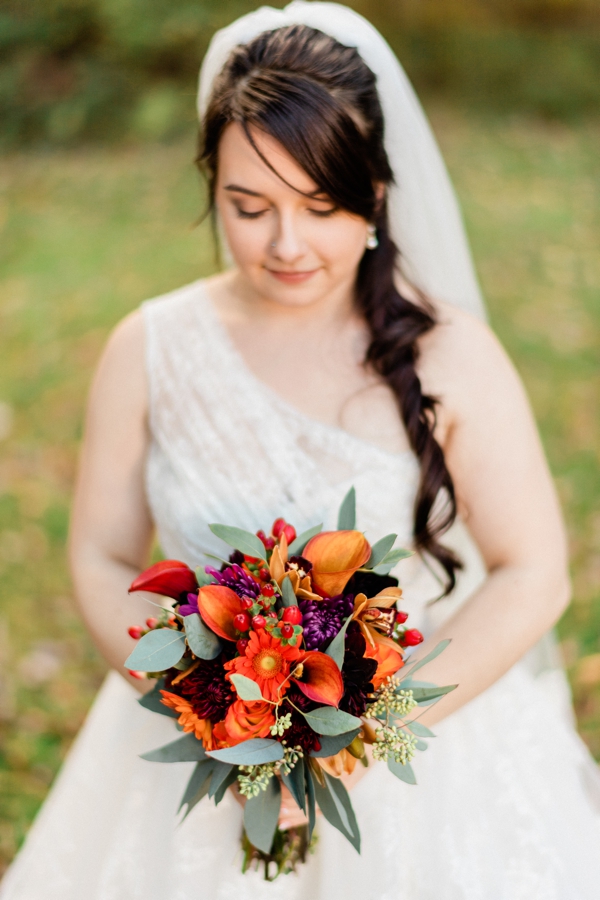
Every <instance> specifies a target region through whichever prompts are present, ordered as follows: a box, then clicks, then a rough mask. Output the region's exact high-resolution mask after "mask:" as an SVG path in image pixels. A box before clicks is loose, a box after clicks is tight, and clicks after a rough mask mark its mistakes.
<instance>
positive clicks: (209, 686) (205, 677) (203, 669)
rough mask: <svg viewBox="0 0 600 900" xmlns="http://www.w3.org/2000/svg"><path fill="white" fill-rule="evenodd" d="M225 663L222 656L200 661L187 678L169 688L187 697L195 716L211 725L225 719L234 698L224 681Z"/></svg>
mask: <svg viewBox="0 0 600 900" xmlns="http://www.w3.org/2000/svg"><path fill="white" fill-rule="evenodd" d="M225 662H226V660H225V659H224V658H223V656H222V655H221V656H218V657H217V658H216V659H201V660H199V665H198V666H197V667H196V668H195V669H194V671H193V672H190V674H189V675H188V676H187V678H184V679H183V681H180V682H179V684H178V685H176V686H175V688H169V690H174V691H175V692H176V693H180V694H181V695H182V696H183V697H187V699H188V700H189V701H190V703H191V704H192V709H193V710H194V712H195V713H196V715H197V716H199V717H200V718H201V719H210V720H211V722H212V723H213V725H216V724H217V722H220V721H221V720H222V719H224V718H225V715H226V713H227V710H228V709H229V707H230V706H231V704H232V703H233V701H234V700H235V697H236V695H235V693H234V692H233V691H232V690H231V685H230V683H229V682H228V681H225V670H224V668H223V665H224V663H225Z"/></svg>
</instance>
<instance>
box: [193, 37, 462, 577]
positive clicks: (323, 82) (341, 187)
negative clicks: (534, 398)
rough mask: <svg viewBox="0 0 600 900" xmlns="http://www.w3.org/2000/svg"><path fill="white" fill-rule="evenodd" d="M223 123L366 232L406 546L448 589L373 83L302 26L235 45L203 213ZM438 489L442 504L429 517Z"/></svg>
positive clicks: (438, 456)
mask: <svg viewBox="0 0 600 900" xmlns="http://www.w3.org/2000/svg"><path fill="white" fill-rule="evenodd" d="M232 122H237V123H239V124H240V125H241V126H242V128H244V130H245V132H246V135H247V137H248V140H249V141H250V142H251V143H252V144H253V145H254V146H255V149H256V145H255V144H254V141H253V139H252V134H251V130H250V129H251V128H252V127H254V128H257V129H260V130H261V131H263V132H266V133H267V134H269V135H271V136H272V137H273V138H275V139H276V140H277V141H278V142H279V143H280V144H282V146H283V147H284V148H285V149H286V150H287V151H288V153H289V154H290V155H291V156H292V157H293V158H294V159H295V160H296V162H297V163H298V164H299V165H300V166H301V167H302V168H303V169H304V171H305V172H306V173H307V174H308V175H309V176H310V177H311V178H312V179H313V181H314V182H315V184H317V185H318V186H319V188H320V189H321V190H322V191H323V192H324V193H326V194H327V195H328V196H329V197H330V198H331V200H332V201H333V203H334V204H336V205H337V206H339V207H341V208H342V209H345V210H348V211H349V212H352V213H355V214H357V215H359V216H362V217H363V218H364V219H366V220H367V221H369V222H374V223H375V225H376V229H377V238H378V240H379V246H378V247H377V248H376V249H375V250H367V251H365V254H364V256H363V258H362V260H361V262H360V265H359V269H358V277H357V282H356V293H355V300H356V304H357V307H358V309H359V311H360V312H361V314H362V315H363V316H364V318H365V320H366V322H367V324H368V326H369V329H370V332H371V342H370V344H369V347H368V350H367V353H366V358H365V363H366V364H367V365H369V366H371V367H372V369H373V370H375V372H377V373H378V374H379V375H380V376H381V377H382V378H383V379H384V380H385V381H386V382H387V384H388V385H389V386H390V388H391V389H392V391H393V392H394V395H395V397H396V399H397V402H398V407H399V410H400V413H401V415H402V419H403V421H404V425H405V427H406V431H407V434H408V438H409V441H410V444H411V447H412V449H413V451H414V452H415V454H416V456H417V458H418V460H419V463H420V468H421V477H420V483H419V488H418V491H417V496H416V500H415V513H414V539H415V545H416V547H417V549H418V550H420V551H425V552H427V553H429V554H430V555H431V556H433V557H434V558H435V559H437V560H438V562H439V563H440V564H441V565H442V567H443V568H444V569H445V571H446V574H447V584H446V593H449V592H450V591H451V590H452V588H453V587H454V585H455V573H456V570H457V569H458V568H460V567H461V563H460V561H459V560H458V559H457V557H456V556H455V555H454V554H453V553H452V551H451V550H449V549H448V548H446V547H444V546H442V544H440V543H439V542H438V537H439V536H440V535H441V534H442V533H443V532H444V531H445V530H446V529H447V528H448V527H449V526H450V525H451V524H452V522H453V521H454V519H455V517H456V500H455V495H454V485H453V483H452V478H451V476H450V473H449V471H448V469H447V467H446V463H445V460H444V453H443V450H442V448H441V447H440V445H439V444H438V442H437V441H436V439H435V438H434V436H433V429H434V424H435V406H436V402H437V401H436V400H435V398H434V397H430V396H428V395H426V394H423V392H422V390H421V382H420V380H419V377H418V375H417V373H416V370H415V363H416V361H417V357H418V346H417V341H418V339H419V338H420V337H421V335H423V334H425V333H426V332H427V331H429V330H430V329H432V328H433V327H434V325H435V323H436V320H435V314H434V311H433V308H432V306H431V304H430V303H429V302H428V301H427V299H426V298H425V297H422V298H420V301H421V302H420V303H419V304H418V305H417V304H416V303H412V302H411V301H410V300H408V299H407V298H406V297H404V296H402V294H401V293H400V292H399V290H398V288H397V287H396V284H395V281H394V276H395V273H396V271H397V269H398V265H399V251H398V248H397V247H396V245H395V244H394V242H393V241H392V239H391V237H390V234H389V227H388V218H387V207H386V202H385V199H384V200H383V201H381V200H378V198H377V195H376V185H377V184H378V183H379V184H382V183H383V184H384V185H386V186H387V185H390V184H391V183H392V182H393V177H394V176H393V172H392V170H391V168H390V164H389V161H388V158H387V154H386V151H385V147H384V141H383V136H384V121H383V113H382V110H381V104H380V102H379V97H378V94H377V89H376V84H375V76H374V75H373V73H372V71H371V70H370V69H369V68H368V66H367V65H366V64H365V63H364V62H363V60H362V59H361V57H360V55H359V53H358V51H357V50H356V49H354V48H352V47H345V46H344V45H342V44H340V43H339V42H338V41H336V40H335V39H334V38H332V37H329V36H328V35H325V34H323V33H322V32H320V31H317V30H315V29H313V28H309V27H307V26H305V25H290V26H287V27H285V28H279V29H277V30H275V31H269V32H265V33H264V34H261V35H259V36H258V37H256V38H254V40H252V41H250V43H248V44H245V45H242V46H239V47H237V48H236V49H235V50H234V51H233V53H232V54H231V56H230V58H229V60H228V61H227V63H226V65H225V67H224V69H223V71H222V72H221V73H220V75H219V76H218V78H217V79H216V80H215V84H214V88H213V93H212V97H211V99H210V102H209V105H208V109H207V111H206V115H205V118H204V122H203V128H202V133H201V139H200V150H199V154H198V163H199V164H200V166H201V168H203V169H204V170H205V171H206V172H207V176H208V184H209V198H210V205H211V209H212V210H214V191H215V182H216V176H217V165H218V150H219V141H220V139H221V135H222V134H223V130H224V129H225V128H226V126H227V125H229V124H230V123H232ZM257 152H258V151H257ZM264 161H265V162H266V163H267V165H268V161H267V160H264ZM440 491H443V496H442V499H443V500H444V501H445V502H444V503H442V504H440V505H439V506H438V504H436V509H435V512H434V503H435V501H436V498H437V497H438V494H439V492H440Z"/></svg>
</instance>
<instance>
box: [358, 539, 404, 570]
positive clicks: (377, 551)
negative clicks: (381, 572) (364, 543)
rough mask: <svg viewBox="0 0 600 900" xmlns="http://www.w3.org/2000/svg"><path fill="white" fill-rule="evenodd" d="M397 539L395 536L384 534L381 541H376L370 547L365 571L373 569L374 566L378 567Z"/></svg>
mask: <svg viewBox="0 0 600 900" xmlns="http://www.w3.org/2000/svg"><path fill="white" fill-rule="evenodd" d="M397 537H398V535H397V534H386V536H385V537H382V538H381V540H379V541H376V543H374V544H373V546H372V547H371V555H370V557H369V559H368V560H367V562H366V563H365V569H374V568H375V566H378V565H379V563H380V562H382V560H383V559H384V557H385V556H386V554H387V553H388V552H389V551H390V550H391V549H392V547H393V546H394V541H395V540H396V538H397Z"/></svg>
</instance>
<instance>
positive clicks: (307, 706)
mask: <svg viewBox="0 0 600 900" xmlns="http://www.w3.org/2000/svg"><path fill="white" fill-rule="evenodd" d="M285 696H286V700H287V699H288V698H289V699H290V700H291V701H292V703H293V704H294V706H297V707H298V709H301V710H303V711H304V712H309V711H310V710H311V709H315V707H317V706H318V705H319V704H318V703H314V702H313V701H312V700H309V699H308V697H307V696H306V694H303V693H302V691H301V690H299V688H297V687H296V685H295V684H292V685H290V687H289V689H288V691H287V693H286V695H285ZM288 712H289V713H291V715H292V724H291V727H290V728H288V729H287V730H286V731H284V733H283V737H281V738H279V740H281V741H285V743H286V744H287V746H288V747H301V748H302V750H303V751H304V753H305V754H306V755H308V754H309V753H310V752H311V751H312V750H320V749H321V742H320V740H319V735H318V734H315V732H314V731H313V730H312V728H311V727H310V725H309V724H308V722H307V721H306V719H305V718H304V716H303V715H302V714H301V713H299V712H297V711H296V710H295V709H293V707H291V706H290V704H289V703H284V704H283V706H282V713H284V714H285V713H288Z"/></svg>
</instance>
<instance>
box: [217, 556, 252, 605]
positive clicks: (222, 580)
mask: <svg viewBox="0 0 600 900" xmlns="http://www.w3.org/2000/svg"><path fill="white" fill-rule="evenodd" d="M206 574H207V575H210V577H211V578H214V580H215V582H216V583H217V584H222V585H224V586H225V587H228V588H231V590H232V591H235V593H236V594H237V595H238V596H239V597H253V598H256V597H258V595H259V594H260V585H259V584H258V582H257V581H255V580H254V578H252V576H251V575H248V573H247V572H246V571H244V569H242V567H241V566H240V565H238V564H237V563H232V565H230V566H226V567H225V568H224V569H223V571H222V572H219V571H218V570H217V569H213V567H212V566H206Z"/></svg>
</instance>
